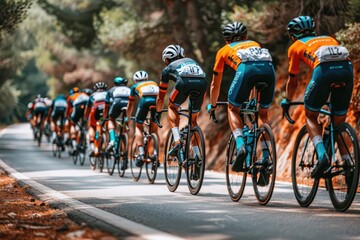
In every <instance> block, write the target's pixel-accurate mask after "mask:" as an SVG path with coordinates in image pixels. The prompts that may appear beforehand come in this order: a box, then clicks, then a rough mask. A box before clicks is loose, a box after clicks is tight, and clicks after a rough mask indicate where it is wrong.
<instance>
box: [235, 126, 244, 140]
mask: <svg viewBox="0 0 360 240" xmlns="http://www.w3.org/2000/svg"><path fill="white" fill-rule="evenodd" d="M233 135H234V138H235V139H236V138H237V137H242V136H243V131H242V129H241V128H236V129H235V130H234V131H233Z"/></svg>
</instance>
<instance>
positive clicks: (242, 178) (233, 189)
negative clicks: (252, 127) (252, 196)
mask: <svg viewBox="0 0 360 240" xmlns="http://www.w3.org/2000/svg"><path fill="white" fill-rule="evenodd" d="M235 158H236V144H235V139H234V137H233V135H232V134H231V136H230V140H229V142H228V148H227V151H226V165H225V168H226V169H225V170H226V173H225V174H226V186H227V190H228V193H229V196H230V198H231V200H232V201H234V202H237V201H239V200H240V198H241V196H242V195H243V193H244V189H245V186H246V177H247V172H235V171H232V170H231V167H232V164H233V163H234V161H235Z"/></svg>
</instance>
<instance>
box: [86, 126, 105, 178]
mask: <svg viewBox="0 0 360 240" xmlns="http://www.w3.org/2000/svg"><path fill="white" fill-rule="evenodd" d="M106 121H108V119H103V120H99V121H98V122H97V123H96V124H99V125H101V130H100V132H98V131H96V132H95V136H98V140H97V141H98V147H99V152H98V155H97V156H95V155H94V154H93V153H90V155H89V159H90V168H91V170H95V169H96V166H97V167H98V168H99V172H102V171H103V169H104V162H105V157H106V154H107V151H106V146H107V140H108V137H107V134H106V129H105V123H106Z"/></svg>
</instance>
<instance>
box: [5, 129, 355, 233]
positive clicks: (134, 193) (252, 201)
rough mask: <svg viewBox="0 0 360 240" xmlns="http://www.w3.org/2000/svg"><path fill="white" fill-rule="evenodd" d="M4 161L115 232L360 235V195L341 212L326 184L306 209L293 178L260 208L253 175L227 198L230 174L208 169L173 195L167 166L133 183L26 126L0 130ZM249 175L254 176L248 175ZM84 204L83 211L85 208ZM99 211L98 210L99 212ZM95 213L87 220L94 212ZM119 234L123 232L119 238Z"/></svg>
mask: <svg viewBox="0 0 360 240" xmlns="http://www.w3.org/2000/svg"><path fill="white" fill-rule="evenodd" d="M0 159H1V160H2V161H0V162H1V164H0V166H2V167H4V166H5V167H8V168H9V169H11V170H12V171H14V173H16V172H15V171H17V172H18V173H16V174H18V175H16V174H14V176H15V177H16V176H17V177H19V178H23V179H27V180H28V181H29V183H31V184H34V185H33V186H34V187H35V188H39V189H40V192H44V191H45V190H46V191H48V195H47V196H49V192H50V195H51V194H52V197H53V198H58V199H60V200H59V201H65V202H66V204H68V205H71V204H73V205H72V207H73V209H76V210H78V211H87V214H88V215H91V214H93V215H94V217H95V218H97V219H100V220H101V219H102V218H103V219H102V220H103V221H104V222H103V223H102V226H104V225H105V226H106V225H109V226H110V225H111V228H109V229H112V230H111V231H119V232H121V234H120V235H119V233H118V232H116V233H117V236H121V238H122V237H127V236H129V237H132V238H134V236H135V238H137V237H141V238H143V239H161V238H162V239H171V238H173V239H179V238H180V239H181V238H185V239H207V240H208V239H360V198H359V196H356V198H355V200H354V202H353V204H352V206H351V207H350V209H349V210H348V211H347V212H345V213H339V212H336V211H335V210H334V208H333V206H332V204H331V202H330V198H329V196H328V194H327V192H326V191H325V190H319V191H318V193H317V196H316V198H315V200H314V202H313V203H312V204H311V206H310V207H308V208H302V207H300V206H299V205H298V203H297V201H296V200H295V198H294V195H293V192H292V186H291V183H286V182H277V183H276V185H275V191H274V194H273V196H272V199H271V201H270V202H269V203H268V205H266V206H260V205H259V204H258V203H257V201H256V198H255V196H254V193H253V189H252V185H251V181H248V184H247V187H246V189H245V192H244V195H243V197H242V199H241V200H240V201H239V202H238V203H234V202H232V201H231V200H230V198H229V197H228V194H227V190H226V184H225V174H224V173H217V172H212V171H207V172H206V173H205V179H204V184H203V187H202V189H201V191H200V193H199V194H198V195H197V196H192V195H191V194H190V193H189V191H188V189H187V186H186V180H185V178H184V177H183V178H182V183H181V185H180V186H179V188H178V190H177V191H176V192H175V193H171V192H169V191H168V189H167V187H166V184H165V181H164V174H163V168H161V169H160V170H159V174H158V178H157V180H156V182H155V184H152V185H150V184H148V183H147V179H146V176H145V174H144V173H143V175H142V177H141V179H140V181H139V182H133V180H132V178H131V173H130V170H129V169H128V170H127V172H126V173H125V177H124V178H120V177H119V176H118V175H117V172H115V173H114V175H113V176H109V175H108V174H107V172H106V170H105V169H104V173H99V172H98V171H97V170H96V171H92V170H90V167H89V163H88V161H87V162H86V163H85V165H84V166H79V165H74V164H73V163H72V160H71V159H70V158H68V157H67V154H64V157H63V158H61V159H58V158H54V157H53V156H52V153H51V146H50V145H49V144H43V145H42V146H41V147H40V148H39V147H37V146H36V144H35V142H34V141H33V140H32V133H31V130H30V126H29V125H28V124H19V125H12V126H10V127H8V128H6V129H5V130H3V131H2V132H1V133H0ZM248 180H250V179H248ZM83 209H86V210H83ZM95 215H96V216H95ZM89 219H90V218H89ZM119 238H120V237H119Z"/></svg>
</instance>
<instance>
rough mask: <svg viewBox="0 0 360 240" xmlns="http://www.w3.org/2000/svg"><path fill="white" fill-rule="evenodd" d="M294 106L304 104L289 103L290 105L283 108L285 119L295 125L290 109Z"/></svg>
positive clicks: (302, 103)
mask: <svg viewBox="0 0 360 240" xmlns="http://www.w3.org/2000/svg"><path fill="white" fill-rule="evenodd" d="M293 105H304V102H289V103H288V104H286V105H284V106H282V108H283V118H284V117H285V118H286V120H288V122H289V123H291V124H294V123H295V121H294V120H293V119H292V118H291V117H290V114H289V109H290V107H291V106H293Z"/></svg>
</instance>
